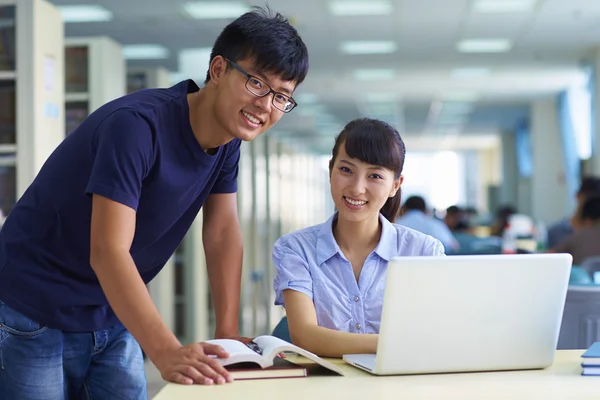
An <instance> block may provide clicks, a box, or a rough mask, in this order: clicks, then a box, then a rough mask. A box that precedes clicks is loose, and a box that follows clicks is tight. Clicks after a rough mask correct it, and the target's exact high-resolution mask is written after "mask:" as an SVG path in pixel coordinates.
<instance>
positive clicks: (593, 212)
mask: <svg viewBox="0 0 600 400" xmlns="http://www.w3.org/2000/svg"><path fill="white" fill-rule="evenodd" d="M581 220H582V221H600V195H596V196H592V197H590V198H588V199H587V200H586V201H585V202H584V203H583V206H582V207H581Z"/></svg>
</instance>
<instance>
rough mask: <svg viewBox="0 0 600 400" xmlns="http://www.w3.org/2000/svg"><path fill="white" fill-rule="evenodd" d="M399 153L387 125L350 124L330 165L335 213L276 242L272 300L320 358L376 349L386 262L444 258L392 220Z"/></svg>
mask: <svg viewBox="0 0 600 400" xmlns="http://www.w3.org/2000/svg"><path fill="white" fill-rule="evenodd" d="M404 155H405V147H404V142H403V141H402V139H401V137H400V135H399V133H398V131H396V129H394V128H393V127H392V126H390V125H388V124H386V123H385V122H382V121H379V120H374V119H356V120H353V121H351V122H350V123H348V124H347V125H346V126H345V127H344V130H343V131H342V132H341V133H340V134H339V136H338V137H337V138H336V141H335V145H334V147H333V154H332V158H331V161H330V162H329V175H330V183H331V195H332V197H333V201H334V203H335V206H336V209H337V211H336V213H335V214H334V215H333V216H332V217H331V218H329V220H328V221H327V222H325V223H323V224H321V225H316V226H313V227H310V228H306V229H302V230H300V231H297V232H294V233H291V234H289V235H286V236H283V237H281V238H280V239H279V240H278V241H277V242H276V243H275V246H274V249H273V260H274V263H275V266H276V268H277V275H276V277H275V281H274V289H275V292H276V300H275V304H277V305H284V306H285V308H286V313H287V317H288V324H289V329H290V334H291V337H292V341H293V342H294V343H295V344H296V345H298V346H300V347H302V348H304V349H307V350H309V351H311V352H313V353H316V354H318V355H320V356H325V357H341V356H342V355H343V354H349V353H375V352H376V349H377V339H378V333H379V323H380V320H381V308H382V305H383V292H384V288H385V276H386V269H387V264H388V261H389V260H390V259H391V258H392V257H395V256H441V255H444V247H443V246H442V244H441V243H440V242H439V241H438V240H436V239H434V238H433V237H431V236H427V235H424V234H422V233H420V232H417V231H414V230H412V229H409V228H405V227H402V226H400V225H395V224H393V223H392V221H394V220H395V219H396V217H397V214H398V210H399V207H400V197H401V195H400V185H401V184H402V180H403V177H402V175H401V174H402V168H403V165H404Z"/></svg>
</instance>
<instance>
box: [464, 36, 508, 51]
mask: <svg viewBox="0 0 600 400" xmlns="http://www.w3.org/2000/svg"><path fill="white" fill-rule="evenodd" d="M511 48H512V43H511V41H510V40H508V39H467V40H461V41H460V42H458V43H457V44H456V49H457V50H458V51H460V52H462V53H505V52H507V51H509V50H510V49H511Z"/></svg>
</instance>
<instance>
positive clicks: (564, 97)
mask: <svg viewBox="0 0 600 400" xmlns="http://www.w3.org/2000/svg"><path fill="white" fill-rule="evenodd" d="M570 109H571V108H570V106H569V94H568V91H564V92H562V93H561V94H560V95H559V96H558V119H559V127H560V137H561V142H562V150H563V161H564V166H565V169H564V171H565V180H566V185H567V190H568V191H569V194H570V196H569V202H570V204H569V205H570V206H571V208H573V207H574V206H575V200H574V195H575V193H576V192H577V189H578V187H579V181H580V176H581V171H580V170H581V164H580V160H579V155H578V154H577V141H576V138H575V127H574V124H573V117H572V115H571V112H570ZM542 151H543V150H542Z"/></svg>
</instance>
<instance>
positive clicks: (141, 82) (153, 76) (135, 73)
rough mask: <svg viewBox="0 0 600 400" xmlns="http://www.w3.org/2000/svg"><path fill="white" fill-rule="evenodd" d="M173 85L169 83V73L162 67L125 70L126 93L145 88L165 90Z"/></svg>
mask: <svg viewBox="0 0 600 400" xmlns="http://www.w3.org/2000/svg"><path fill="white" fill-rule="evenodd" d="M174 83H176V82H171V77H170V74H169V71H168V70H167V69H166V68H163V67H156V68H130V69H128V70H127V93H131V92H135V91H137V90H140V89H147V88H166V87H169V86H171V85H172V84H174Z"/></svg>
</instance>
